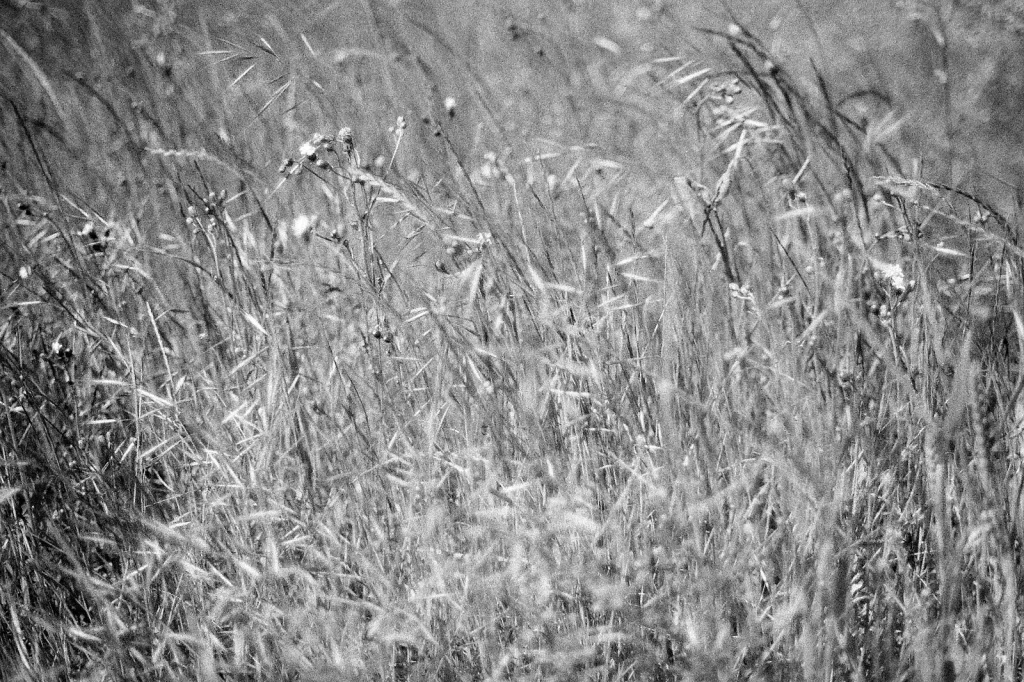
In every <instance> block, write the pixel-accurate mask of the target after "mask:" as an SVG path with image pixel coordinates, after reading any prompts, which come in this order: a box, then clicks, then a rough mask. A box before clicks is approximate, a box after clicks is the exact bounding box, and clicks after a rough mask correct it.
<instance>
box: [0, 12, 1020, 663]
mask: <svg viewBox="0 0 1024 682" xmlns="http://www.w3.org/2000/svg"><path fill="white" fill-rule="evenodd" d="M367 7H368V8H371V9H373V8H376V9H377V10H380V9H381V8H380V7H378V6H377V5H375V4H370V5H368V6H367ZM178 10H180V11H181V12H182V14H181V15H179V14H177V13H176V12H177V11H178ZM5 11H8V12H9V11H10V10H5ZM28 11H29V10H24V11H22V12H21V13H20V14H17V18H18V21H19V23H18V29H19V30H18V31H16V32H11V33H6V32H5V33H2V34H0V39H2V40H4V41H6V42H5V46H4V49H7V50H8V55H9V58H10V60H9V64H11V65H12V68H11V69H9V70H8V71H7V73H6V74H5V75H4V76H3V78H5V79H6V80H5V82H4V84H5V89H6V92H8V93H13V94H8V95H5V96H4V98H3V103H2V104H0V124H2V125H3V127H4V131H5V135H4V136H3V141H2V144H3V145H4V147H3V153H4V155H5V158H6V159H7V162H6V165H5V166H4V170H3V173H4V174H3V187H4V190H3V191H4V197H3V198H4V206H3V211H4V215H3V230H4V233H3V239H2V240H0V244H2V256H0V262H2V263H3V268H2V269H0V291H2V299H3V302H4V305H3V313H2V316H0V339H2V343H0V367H2V368H3V372H2V375H3V376H2V381H3V383H2V384H0V386H2V390H0V396H2V398H3V408H2V424H3V426H2V429H3V431H2V433H3V437H2V438H0V448H2V449H0V528H2V529H3V535H2V538H0V557H2V561H0V566H2V571H0V671H2V673H3V677H4V679H12V680H16V679H24V680H30V679H31V680H37V679H38V680H42V679H82V680H122V679H124V680H129V679H153V680H164V679H168V680H179V679H180V680H202V681H203V682H210V681H212V680H225V679H240V680H241V679H246V680H264V679H265V680H337V679H341V680H349V679H352V680H356V679H358V680H363V679H365V680H395V681H398V682H407V681H410V680H420V679H423V680H426V679H439V680H500V679H559V680H577V679H587V680H609V681H610V680H649V679H650V680H689V679H733V678H738V679H769V680H795V679H807V680H818V679H877V680H895V679H907V680H910V679H921V680H926V679H943V680H954V679H970V680H977V679H1019V678H1020V677H1021V675H1022V664H1021V649H1020V639H1021V634H1022V633H1021V623H1020V619H1019V617H1018V604H1019V600H1020V597H1019V596H1018V594H1017V585H1018V584H1019V580H1020V577H1021V569H1020V567H1019V563H1018V553H1019V548H1020V545H1021V542H1022V537H1021V533H1022V528H1024V525H1022V524H1024V518H1022V507H1021V499H1020V493H1021V489H1022V484H1024V481H1022V479H1021V472H1020V437H1019V433H1018V428H1019V427H1018V424H1019V420H1020V418H1021V415H1020V414H1019V409H1020V408H1019V407H1018V403H1019V399H1020V394H1021V390H1022V386H1024V375H1021V373H1020V368H1019V360H1018V358H1019V345H1020V342H1021V338H1022V336H1024V335H1022V325H1024V321H1022V319H1021V311H1020V308H1019V301H1020V294H1021V283H1020V266H1021V255H1022V253H1021V247H1020V246H1019V243H1018V234H1017V218H1016V216H1015V215H1003V214H1002V213H1000V211H999V210H998V209H997V208H996V207H994V206H993V205H990V204H989V203H988V202H987V201H986V200H985V198H984V197H983V193H982V192H980V191H978V190H976V189H975V188H973V187H972V188H970V189H969V190H965V189H962V188H957V187H953V186H951V185H950V184H948V182H946V179H944V178H940V179H936V178H931V177H929V176H927V175H922V174H920V173H919V172H918V173H915V171H914V170H913V168H912V167H911V165H910V161H911V160H910V159H909V158H907V154H906V153H905V152H906V150H905V149H904V148H903V147H902V145H903V143H904V140H905V138H903V137H901V135H900V130H899V120H898V117H897V116H896V115H895V114H894V113H892V112H889V111H886V110H885V109H884V107H882V108H881V109H879V110H878V111H877V115H875V114H872V115H870V116H867V117H866V118H859V117H855V116H854V115H853V114H852V113H851V111H850V110H849V107H848V106H847V102H846V101H845V100H844V99H843V97H844V96H845V95H846V94H848V93H845V92H840V91H839V90H838V89H837V86H836V85H835V84H833V83H830V82H829V80H828V78H827V77H826V76H825V75H824V74H819V77H817V78H813V77H812V78H804V77H800V76H797V75H796V74H795V72H794V71H792V70H790V68H789V66H788V65H787V63H786V62H785V60H784V59H782V58H781V57H780V56H779V55H777V54H774V53H773V52H772V51H771V50H770V49H769V48H768V47H767V46H766V45H765V44H764V43H762V41H761V39H760V38H759V37H758V36H757V35H755V34H754V33H753V32H751V31H750V30H748V29H747V28H745V27H744V25H741V24H739V23H734V24H723V28H722V29H721V30H719V29H717V28H714V29H711V30H708V31H705V32H704V33H702V34H701V37H700V38H699V39H698V40H700V41H704V42H706V44H708V45H713V46H716V49H718V50H719V51H720V52H721V53H723V54H725V55H728V56H727V57H726V58H724V59H722V60H721V61H720V62H719V61H715V62H714V63H711V62H708V63H701V62H694V61H689V60H687V59H685V58H682V57H679V58H676V57H674V56H662V57H656V56H649V57H643V58H642V59H638V60H637V61H636V62H635V63H633V64H631V65H630V66H629V67H628V68H627V67H625V66H620V65H619V62H617V61H601V60H600V59H598V60H597V61H593V60H591V61H589V62H588V59H584V58H583V57H580V55H584V56H585V55H588V54H590V55H591V56H593V54H598V55H604V54H605V53H611V54H615V53H616V51H617V50H618V51H621V50H622V46H620V45H618V44H616V43H615V42H614V41H612V40H611V39H610V38H605V39H604V40H603V41H599V42H598V44H597V45H596V46H595V45H591V46H590V47H588V48H587V49H589V50H596V53H593V54H592V53H587V52H584V51H583V50H584V48H583V47H581V46H580V45H578V44H577V45H572V44H567V43H564V42H563V43H557V42H556V41H552V40H549V38H550V36H548V35H547V34H545V33H544V32H543V30H542V29H538V28H536V26H522V25H519V24H517V23H516V22H515V21H512V20H508V22H507V23H499V20H500V19H501V17H500V16H497V15H499V14H500V12H498V11H496V10H494V8H491V11H493V14H494V15H495V16H490V15H488V20H494V21H495V23H496V25H497V26H499V28H498V29H496V30H497V31H504V32H506V33H507V34H508V36H507V38H506V39H507V40H509V41H511V43H513V47H511V48H508V49H509V53H508V55H509V56H508V58H509V60H510V62H512V63H516V64H519V63H520V62H515V61H514V60H517V59H520V58H522V59H525V60H531V64H532V68H535V72H536V74H538V75H537V78H548V79H551V80H552V81H553V82H555V83H556V84H557V83H563V84H564V87H563V86H557V85H555V86H551V87H552V88H554V90H552V91H554V92H560V93H562V97H563V99H562V100H560V101H556V100H555V99H552V100H551V101H541V100H537V99H530V96H534V95H530V96H528V97H524V100H523V101H522V102H518V103H513V104H511V105H510V109H511V110H513V113H512V114H509V113H508V112H507V111H506V110H504V109H502V108H501V107H500V106H499V104H500V102H499V101H496V99H495V98H496V97H498V96H499V95H501V94H504V91H502V88H505V87H509V83H508V82H507V81H501V80H495V81H493V82H492V81H490V80H489V78H491V77H493V74H490V73H487V72H484V71H483V70H482V69H479V68H477V67H476V66H475V62H474V59H479V60H484V59H486V58H488V55H489V54H490V53H489V52H488V50H490V49H493V48H491V47H488V46H485V45H479V46H477V47H476V48H475V49H477V50H478V51H477V52H472V51H470V50H469V48H467V47H466V46H459V45H455V44H454V43H453V38H452V36H450V35H446V34H445V33H444V32H443V31H442V30H441V29H439V28H438V27H437V24H436V23H432V22H433V21H435V20H436V17H434V18H433V19H432V18H431V17H429V16H427V17H418V16H415V15H412V16H411V18H410V16H406V17H405V18H404V19H403V20H402V21H398V20H395V19H394V18H393V17H391V16H389V15H387V14H384V13H381V12H377V13H376V14H374V13H373V12H371V13H369V15H368V16H365V17H363V18H362V19H359V18H356V17H354V16H352V17H349V18H350V20H351V21H352V22H353V24H354V27H350V28H349V29H346V30H352V31H358V30H359V29H360V27H362V28H366V29H372V31H371V32H370V33H365V35H369V36H371V37H372V40H371V43H372V44H369V45H361V46H360V47H359V49H354V48H353V49H351V50H350V52H346V53H345V54H344V55H339V54H334V53H331V52H330V51H328V50H326V49H324V48H323V47H321V46H317V45H314V44H313V41H312V40H310V39H309V38H308V37H306V36H303V37H301V38H300V39H298V40H292V41H291V42H289V40H287V38H288V31H287V29H286V28H285V27H286V26H288V25H290V23H289V22H292V21H299V19H298V18H296V17H286V16H284V14H283V13H280V14H271V15H268V16H269V17H270V19H273V22H270V23H271V24H273V23H274V22H276V25H277V26H278V27H279V28H278V29H277V30H278V33H279V35H277V36H272V35H258V34H255V33H254V34H253V37H251V40H250V41H249V42H248V43H244V44H243V43H241V42H239V41H237V40H223V41H218V40H216V36H215V35H214V29H211V28H210V26H209V25H208V24H207V23H206V22H207V21H208V20H209V17H204V16H202V15H200V16H199V17H198V18H195V17H191V16H185V15H184V14H185V12H186V9H185V6H184V5H180V6H179V5H176V4H174V3H161V4H158V5H157V9H156V10H152V9H145V8H142V9H137V11H136V12H135V13H134V14H130V15H127V16H128V17H129V18H130V20H131V21H134V22H135V24H134V30H135V31H136V34H137V35H138V36H141V37H140V38H139V40H138V42H137V44H135V45H134V46H132V45H128V44H125V43H124V42H123V41H121V42H119V41H118V40H117V38H118V37H119V36H121V37H123V36H124V35H125V34H124V25H123V23H122V19H121V18H115V17H119V15H116V14H115V13H113V12H104V11H101V10H100V9H99V8H98V7H97V6H96V5H93V4H88V3H87V4H85V5H83V6H82V8H71V9H66V10H65V11H64V12H63V13H60V12H57V13H56V14H55V15H53V16H48V15H46V14H45V13H44V14H40V15H31V16H29V15H27V14H25V12H28ZM225 12H226V13H228V14H229V13H230V5H225ZM47 20H49V21H51V22H56V24H57V26H56V27H54V26H52V25H51V26H47V24H46V21H47ZM225 20H226V21H228V20H230V21H237V22H239V23H240V24H241V23H242V22H244V18H242V17H233V18H230V17H229V18H228V19H225ZM585 20H586V18H581V19H580V21H585ZM268 21H269V19H268ZM361 21H362V22H364V23H362V24H361V23H360V22H361ZM403 22H404V23H403ZM538 25H541V24H538ZM577 29H579V30H580V35H586V30H584V29H583V28H580V27H577ZM453 30H454V29H453ZM76 32H77V33H76ZM424 34H426V35H424ZM61 36H64V37H65V38H66V39H67V45H65V46H64V49H72V48H69V47H68V45H73V44H74V43H75V42H76V36H77V38H78V39H81V40H83V41H85V43H86V44H87V45H88V50H89V51H90V53H91V56H92V57H93V59H92V60H91V61H90V62H89V63H90V64H92V65H93V66H90V67H88V68H89V69H91V70H90V71H88V72H85V71H76V70H75V69H74V65H68V64H65V63H62V62H61V60H60V55H59V51H60V49H61V45H60V44H59V43H57V44H56V46H55V44H54V42H46V41H43V40H42V38H46V39H47V40H50V39H52V40H53V41H57V40H58V39H59V38H60V37H61ZM143 38H144V40H143ZM524 42H525V43H529V46H528V47H527V49H526V50H525V51H523V52H522V54H520V53H519V52H516V50H520V47H519V45H520V44H521V43H524ZM555 47H557V50H555V49H554V48H555ZM189 50H191V52H190V51H189ZM418 55H419V56H420V58H419V59H418V58H417V56H418ZM423 55H426V56H425V57H424V56H423ZM100 57H103V59H100ZM353 59H355V60H358V63H357V64H356V65H355V66H353V67H352V68H351V69H350V70H347V71H346V70H344V69H343V70H341V71H340V72H339V73H340V74H341V75H332V73H331V71H330V69H332V68H337V67H338V65H339V64H342V65H350V64H352V61H351V60H353ZM588 64H589V65H590V66H589V68H590V71H589V72H587V71H586V68H587V65H588ZM439 65H443V66H444V70H443V73H444V74H447V75H437V74H438V73H442V72H441V71H439V70H438V69H440V67H439ZM250 67H251V68H250ZM83 68H84V67H83ZM346 68H347V67H346ZM580 68H582V69H583V71H582V72H584V73H589V76H590V78H591V80H590V81H589V83H582V84H581V83H580V82H579V81H578V80H577V79H578V76H579V74H580V73H581V71H580V70H579V69H580ZM453 73H454V74H456V76H455V77H452V76H451V74H453ZM445 78H452V83H447V82H446V81H445V80H444V79H445ZM509 78H510V79H513V77H511V76H510V77H509ZM534 85H535V86H536V84H534ZM459 87H461V88H464V90H462V91H456V89H457V88H459ZM558 88H562V89H561V90H559V89H558ZM449 97H450V98H451V99H450V100H449V99H448V98H449ZM517 107H519V108H522V109H529V108H531V107H533V108H537V109H543V108H545V107H550V109H551V110H552V111H551V112H548V114H550V116H551V119H550V121H549V122H550V124H551V128H550V129H549V130H547V133H550V134H545V130H533V131H528V130H524V129H523V128H526V127H527V126H524V125H523V122H524V121H528V120H529V117H530V116H533V115H535V114H536V112H534V113H529V112H528V113H527V114H523V112H521V111H520V112H518V113H516V110H517ZM553 112H554V113H553ZM340 113H344V115H337V114H340ZM544 115H545V114H543V113H542V114H540V118H543V116H544ZM588 131H589V133H592V134H595V135H598V134H600V135H604V137H603V138H601V139H602V140H603V142H604V144H584V142H593V141H594V138H593V137H589V138H588V137H587V134H588ZM600 131H604V132H600ZM573 135H581V136H583V137H584V138H586V139H584V140H582V141H579V143H576V141H574V140H573ZM282 158H284V161H283V162H281V159H282ZM275 170H276V171H277V173H275V172H274V171H275Z"/></svg>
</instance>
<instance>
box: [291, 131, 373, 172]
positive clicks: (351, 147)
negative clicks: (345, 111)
mask: <svg viewBox="0 0 1024 682" xmlns="http://www.w3.org/2000/svg"><path fill="white" fill-rule="evenodd" d="M355 148H356V147H355V142H354V141H353V138H352V129H351V128H347V127H346V128H342V129H341V130H339V131H338V134H337V135H324V134H323V133H316V134H315V135H313V136H312V137H311V138H309V139H308V140H306V141H305V142H303V143H302V145H300V146H299V153H298V155H297V156H289V157H288V158H286V159H285V160H284V161H282V162H281V165H280V166H279V167H278V169H277V172H278V173H280V174H282V175H284V176H292V175H296V174H297V173H300V172H301V171H302V168H303V166H305V165H307V164H310V165H313V166H316V167H317V168H320V169H323V170H329V169H331V168H332V167H333V166H332V165H331V162H330V161H328V160H327V159H326V158H325V156H326V155H327V154H330V153H334V154H335V156H336V157H338V158H339V159H340V156H339V153H340V154H344V155H345V157H346V158H348V159H350V160H351V159H352V158H353V155H354V154H355Z"/></svg>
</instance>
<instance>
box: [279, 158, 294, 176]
mask: <svg viewBox="0 0 1024 682" xmlns="http://www.w3.org/2000/svg"><path fill="white" fill-rule="evenodd" d="M294 165H295V159H293V158H292V157H290V156H289V157H288V158H287V159H285V160H284V161H282V162H281V165H280V166H278V167H277V172H278V173H281V174H282V175H283V174H285V173H287V172H288V169H290V168H291V167H292V166H294Z"/></svg>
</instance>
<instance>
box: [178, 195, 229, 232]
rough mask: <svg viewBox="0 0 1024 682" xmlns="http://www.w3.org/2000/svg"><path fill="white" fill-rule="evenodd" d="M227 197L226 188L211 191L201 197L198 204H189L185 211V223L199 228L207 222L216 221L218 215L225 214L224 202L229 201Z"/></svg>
mask: <svg viewBox="0 0 1024 682" xmlns="http://www.w3.org/2000/svg"><path fill="white" fill-rule="evenodd" d="M227 198H228V193H227V191H226V190H223V189H222V190H221V191H220V192H213V191H211V192H209V193H208V194H207V195H206V196H205V197H202V198H201V199H200V202H199V205H198V206H197V205H196V204H190V205H189V207H188V209H186V211H185V213H186V216H185V224H186V225H189V226H192V227H195V228H198V227H202V226H204V225H205V223H206V222H212V221H215V220H216V219H217V216H220V215H223V214H224V202H225V201H227Z"/></svg>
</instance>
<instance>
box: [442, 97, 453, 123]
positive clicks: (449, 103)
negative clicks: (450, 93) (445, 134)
mask: <svg viewBox="0 0 1024 682" xmlns="http://www.w3.org/2000/svg"><path fill="white" fill-rule="evenodd" d="M444 110H445V111H446V112H448V118H455V98H454V97H448V98H446V99H445V100H444Z"/></svg>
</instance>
